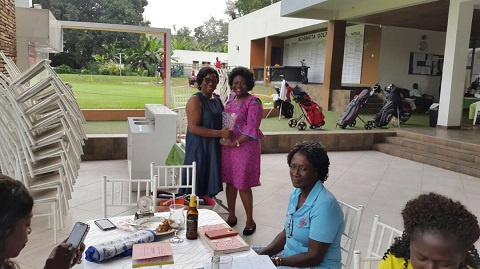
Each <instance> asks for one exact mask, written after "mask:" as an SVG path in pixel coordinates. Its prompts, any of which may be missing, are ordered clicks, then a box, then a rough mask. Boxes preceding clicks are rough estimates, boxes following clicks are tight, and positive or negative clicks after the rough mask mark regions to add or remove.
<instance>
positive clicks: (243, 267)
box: [203, 255, 277, 269]
mask: <svg viewBox="0 0 480 269" xmlns="http://www.w3.org/2000/svg"><path fill="white" fill-rule="evenodd" d="M203 267H204V268H211V267H212V262H211V261H210V260H207V261H205V263H204V265H203ZM258 268H262V269H276V268H277V267H276V266H275V265H273V262H272V261H271V260H270V257H268V256H267V255H257V256H247V257H235V258H233V263H232V268H231V269H258ZM220 269H222V265H220Z"/></svg>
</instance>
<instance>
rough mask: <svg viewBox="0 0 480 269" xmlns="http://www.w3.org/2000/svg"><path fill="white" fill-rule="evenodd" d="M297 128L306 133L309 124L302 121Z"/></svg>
mask: <svg viewBox="0 0 480 269" xmlns="http://www.w3.org/2000/svg"><path fill="white" fill-rule="evenodd" d="M297 128H298V130H300V131H304V130H305V129H307V124H306V123H305V122H303V121H301V122H299V123H298V124H297Z"/></svg>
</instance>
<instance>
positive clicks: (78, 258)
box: [70, 243, 85, 267]
mask: <svg viewBox="0 0 480 269" xmlns="http://www.w3.org/2000/svg"><path fill="white" fill-rule="evenodd" d="M84 251H85V244H84V243H82V244H80V246H79V247H78V248H77V253H76V255H75V258H73V260H72V264H71V265H70V267H73V266H75V265H76V264H80V263H82V253H83V252H84Z"/></svg>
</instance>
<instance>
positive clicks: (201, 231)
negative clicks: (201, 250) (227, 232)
mask: <svg viewBox="0 0 480 269" xmlns="http://www.w3.org/2000/svg"><path fill="white" fill-rule="evenodd" d="M226 228H230V226H228V224H226V223H223V224H213V225H204V226H200V227H198V235H199V236H200V238H201V239H202V240H203V241H204V242H205V243H206V244H207V246H208V247H209V248H210V249H211V250H212V251H213V254H215V255H219V254H228V253H234V252H240V251H245V250H249V249H250V246H249V245H248V244H247V243H246V242H245V241H244V240H243V238H241V237H240V236H239V235H238V234H237V235H234V236H229V237H222V238H217V239H210V238H208V237H207V236H206V235H205V233H206V232H209V231H216V230H222V229H226Z"/></svg>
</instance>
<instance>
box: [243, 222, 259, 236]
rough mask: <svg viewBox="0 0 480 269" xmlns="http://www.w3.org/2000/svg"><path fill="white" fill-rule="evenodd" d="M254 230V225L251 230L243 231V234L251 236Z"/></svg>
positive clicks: (255, 227)
mask: <svg viewBox="0 0 480 269" xmlns="http://www.w3.org/2000/svg"><path fill="white" fill-rule="evenodd" d="M256 229H257V224H256V223H255V225H253V228H245V229H243V234H244V235H252V234H253V233H254V232H255V230H256Z"/></svg>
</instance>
